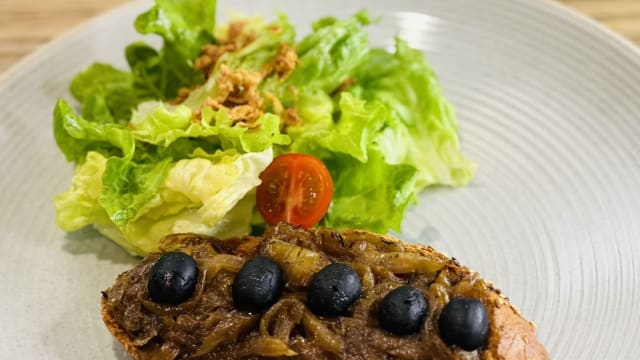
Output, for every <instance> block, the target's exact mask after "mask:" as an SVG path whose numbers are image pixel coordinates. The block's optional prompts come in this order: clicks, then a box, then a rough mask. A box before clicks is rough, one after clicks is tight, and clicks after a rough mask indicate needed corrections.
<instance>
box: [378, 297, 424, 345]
mask: <svg viewBox="0 0 640 360" xmlns="http://www.w3.org/2000/svg"><path fill="white" fill-rule="evenodd" d="M426 316H427V300H425V299H424V295H422V292H420V290H418V289H416V288H414V287H411V286H402V287H399V288H397V289H395V290H393V291H392V292H390V293H388V294H387V296H385V297H384V299H382V302H381V303H380V307H379V308H378V319H379V320H380V327H382V328H383V329H385V330H387V331H389V332H391V333H394V334H396V335H409V334H413V333H416V332H418V331H420V327H421V326H422V324H423V323H424V319H425V318H426Z"/></svg>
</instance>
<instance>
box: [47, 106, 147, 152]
mask: <svg viewBox="0 0 640 360" xmlns="http://www.w3.org/2000/svg"><path fill="white" fill-rule="evenodd" d="M53 130H54V137H55V139H56V143H57V144H58V147H59V148H60V150H61V151H62V153H63V154H64V156H65V157H66V158H67V160H69V161H79V160H81V159H83V158H84V157H85V155H86V153H87V152H89V151H100V152H102V153H105V154H115V153H120V154H121V155H122V156H125V157H129V158H130V157H131V156H133V152H134V151H135V139H134V136H133V134H131V132H129V131H128V130H127V129H126V128H124V127H122V126H120V125H117V124H113V123H101V122H90V121H88V120H86V119H84V118H83V117H81V116H79V115H77V114H76V113H75V111H73V109H72V108H71V106H70V105H69V104H68V103H67V102H66V101H64V100H58V102H57V103H56V107H55V109H54V114H53Z"/></svg>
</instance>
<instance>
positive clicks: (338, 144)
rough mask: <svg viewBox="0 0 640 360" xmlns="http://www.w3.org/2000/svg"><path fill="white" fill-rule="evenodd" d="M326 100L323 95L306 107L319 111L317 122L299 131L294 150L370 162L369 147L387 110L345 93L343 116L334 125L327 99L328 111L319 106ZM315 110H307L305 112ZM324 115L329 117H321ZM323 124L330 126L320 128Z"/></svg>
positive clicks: (316, 116)
mask: <svg viewBox="0 0 640 360" xmlns="http://www.w3.org/2000/svg"><path fill="white" fill-rule="evenodd" d="M322 101H323V100H322V97H321V96H320V97H319V101H318V102H317V103H309V104H303V106H310V107H311V108H312V109H315V110H316V111H317V112H316V115H315V116H314V117H315V119H314V120H315V121H312V122H311V123H310V124H309V125H306V123H305V125H303V126H301V127H299V128H298V129H295V133H296V134H299V137H298V138H296V140H295V142H294V143H293V144H292V146H291V148H292V150H293V151H294V152H296V151H298V152H311V153H313V152H314V151H315V149H318V153H317V154H316V155H319V156H322V154H323V153H325V154H326V153H343V154H348V155H350V156H352V157H353V158H355V159H357V160H359V161H361V162H367V160H368V151H369V146H370V144H371V143H372V141H373V138H374V137H375V136H376V134H377V133H378V132H379V131H380V129H381V128H382V126H383V125H384V121H385V118H386V116H387V115H388V114H387V111H386V108H384V107H383V106H381V105H380V104H379V103H375V102H371V103H366V102H365V101H364V100H362V99H358V98H356V97H355V96H353V95H352V94H350V93H342V94H341V96H340V101H339V109H340V117H339V119H338V120H337V122H335V123H334V122H327V121H326V120H325V118H327V117H328V119H331V113H327V111H329V110H330V109H331V108H330V107H329V106H328V103H326V99H325V104H324V109H322V108H319V107H322V105H318V104H322ZM323 110H324V111H323ZM311 111H312V110H310V109H304V110H303V111H302V113H303V114H306V113H310V112H311ZM321 114H325V116H324V117H322V118H321ZM312 116H313V115H312ZM312 119H313V117H312ZM319 123H322V124H326V127H325V128H320V126H319Z"/></svg>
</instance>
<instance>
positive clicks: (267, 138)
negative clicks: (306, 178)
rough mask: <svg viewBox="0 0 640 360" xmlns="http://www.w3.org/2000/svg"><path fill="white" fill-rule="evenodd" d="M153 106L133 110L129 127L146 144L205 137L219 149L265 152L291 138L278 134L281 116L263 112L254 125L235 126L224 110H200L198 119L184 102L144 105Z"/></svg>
mask: <svg viewBox="0 0 640 360" xmlns="http://www.w3.org/2000/svg"><path fill="white" fill-rule="evenodd" d="M147 105H148V106H149V107H151V108H153V106H155V109H153V110H150V111H141V112H140V113H134V115H133V117H132V119H131V123H130V126H129V127H130V129H132V130H131V132H132V133H133V134H134V135H135V137H136V139H138V140H141V141H144V142H146V143H150V144H155V145H162V146H164V147H167V146H169V145H170V144H172V143H173V142H174V141H176V140H177V139H180V138H190V139H193V138H199V137H206V138H209V140H210V141H212V142H215V143H216V144H218V145H219V146H220V147H221V148H222V149H238V150H241V151H243V152H251V151H257V152H259V151H264V150H265V149H267V148H268V147H270V146H272V145H274V144H277V145H287V144H289V142H290V140H289V137H288V136H287V135H283V134H281V133H280V118H279V117H277V116H276V115H274V114H269V113H265V114H263V115H262V116H261V117H260V118H259V119H258V120H257V121H256V124H255V125H256V126H255V127H254V128H251V129H249V128H246V127H240V126H234V124H233V122H232V121H231V119H229V116H228V113H227V112H226V111H225V110H218V111H214V110H212V109H211V108H205V109H204V110H202V114H201V117H200V121H196V122H194V121H192V119H193V118H194V114H193V112H192V111H191V110H190V109H189V108H188V107H187V106H184V105H180V106H175V107H171V108H168V107H167V106H165V105H164V104H162V103H159V102H154V103H148V104H144V107H147Z"/></svg>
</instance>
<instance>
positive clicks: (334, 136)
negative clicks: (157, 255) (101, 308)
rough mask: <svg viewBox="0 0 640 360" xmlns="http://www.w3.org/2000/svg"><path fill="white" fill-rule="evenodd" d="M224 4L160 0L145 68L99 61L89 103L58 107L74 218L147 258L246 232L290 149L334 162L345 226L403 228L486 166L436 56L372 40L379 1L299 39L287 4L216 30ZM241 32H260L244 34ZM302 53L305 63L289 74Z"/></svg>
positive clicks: (137, 52)
mask: <svg viewBox="0 0 640 360" xmlns="http://www.w3.org/2000/svg"><path fill="white" fill-rule="evenodd" d="M215 14H216V3H215V1H211V0H183V1H172V0H155V4H154V6H153V7H152V8H151V9H150V10H148V11H146V12H144V13H143V14H141V15H140V16H138V18H137V19H136V21H135V28H136V29H137V30H138V31H139V32H140V33H141V34H155V35H157V36H160V37H161V38H162V46H161V47H160V48H154V47H152V46H150V45H148V44H147V43H143V42H134V43H132V44H130V45H129V46H128V47H127V48H126V49H125V56H126V59H127V62H128V65H129V69H126V70H124V69H116V68H114V67H112V66H111V65H108V64H103V63H95V64H93V65H90V66H89V67H87V68H86V69H85V70H84V71H82V72H80V73H79V74H78V75H77V76H76V77H75V78H74V79H73V81H72V82H71V86H70V90H71V94H72V95H73V97H74V98H75V99H76V100H77V101H78V103H79V107H74V106H73V105H72V104H70V103H69V102H67V101H65V100H63V99H61V100H59V101H58V103H57V104H56V107H55V109H54V116H53V117H54V122H53V125H54V126H53V128H54V136H55V139H56V142H57V144H58V146H59V148H60V150H61V152H62V153H63V154H64V156H65V157H66V158H67V159H68V160H69V161H72V162H74V163H76V165H77V166H76V170H75V175H74V177H73V179H72V181H71V187H70V188H69V189H68V190H67V191H66V192H63V193H62V194H60V195H58V196H57V197H56V198H55V205H56V209H57V218H56V220H57V223H58V225H59V226H60V228H62V229H63V230H66V231H75V230H78V229H80V228H82V227H84V226H88V225H94V226H95V227H96V228H97V229H98V230H99V231H100V232H102V233H103V234H105V236H107V237H109V238H111V239H112V240H114V241H115V242H117V243H118V244H119V245H121V246H122V247H123V248H125V249H126V250H127V251H129V252H130V253H132V254H137V255H145V254H147V253H149V252H152V251H155V250H157V248H158V243H159V240H160V238H162V237H163V236H165V235H167V234H170V233H176V232H196V233H203V234H210V235H214V236H220V237H230V236H242V235H246V234H248V233H249V232H250V230H251V227H252V226H256V227H261V226H262V224H260V222H261V220H260V218H259V216H257V215H256V214H257V212H256V210H255V188H256V186H257V185H258V184H259V183H260V179H259V175H260V173H261V172H262V171H263V170H264V169H265V168H266V166H268V164H269V163H270V162H271V160H272V159H273V157H274V156H277V155H278V154H281V153H286V152H300V153H308V154H312V155H314V156H316V157H318V158H320V159H322V160H323V162H324V163H325V164H326V165H327V167H328V168H329V171H330V172H331V175H332V177H333V180H334V198H333V202H332V205H331V207H330V209H329V212H328V213H327V215H326V216H325V218H324V219H323V221H322V224H323V225H326V226H332V227H337V228H344V227H357V228H364V229H369V230H373V231H377V232H386V231H388V230H390V229H394V230H397V231H399V230H400V225H401V222H402V217H403V214H404V212H405V211H406V210H407V208H408V207H409V206H411V205H412V204H414V203H415V201H416V198H417V197H416V195H417V193H418V192H419V191H421V190H422V189H424V188H425V187H427V186H433V185H448V186H461V185H464V184H466V183H468V182H469V181H470V180H471V178H472V177H473V173H474V170H475V165H474V164H473V163H471V162H470V161H468V160H467V159H466V158H465V157H464V156H463V155H462V153H461V151H460V143H459V138H458V126H457V122H456V118H455V114H454V112H453V110H452V108H451V105H450V104H449V103H448V102H447V100H446V99H445V98H444V96H443V94H442V91H441V89H440V87H439V85H438V81H437V79H436V76H435V74H434V72H433V70H432V69H431V67H430V66H429V64H428V63H427V61H426V59H425V57H424V55H423V54H422V53H421V52H420V51H418V50H415V49H411V48H410V47H409V46H408V45H407V43H406V42H404V41H402V40H401V39H397V41H396V48H395V51H393V52H389V51H386V50H382V49H371V48H370V47H369V44H368V38H367V32H366V26H368V25H369V24H370V23H371V21H370V19H369V16H368V15H367V13H366V11H361V12H358V13H356V14H355V15H353V16H351V17H349V18H346V19H336V18H322V19H320V20H318V21H317V22H315V23H314V24H313V25H312V32H310V33H309V34H308V35H307V36H305V37H303V38H302V39H301V40H300V41H298V42H296V41H295V38H296V37H295V31H294V28H293V26H292V25H291V24H290V23H289V21H288V19H287V17H286V16H285V15H283V14H279V15H278V16H277V17H276V19H275V20H274V21H273V22H270V23H266V22H264V21H262V20H260V19H244V20H242V21H243V24H242V26H240V27H237V26H236V27H233V26H217V27H216V24H215ZM234 31H235V32H236V34H235V35H238V33H237V31H240V35H241V37H240V38H238V39H241V40H242V39H244V40H242V41H245V40H246V39H250V40H249V41H245V42H244V43H242V44H241V45H238V44H240V42H242V41H240V42H239V43H233V40H234V39H233V36H232V35H233V34H231V33H232V32H234ZM225 41H227V43H225ZM229 41H231V42H229ZM203 46H214V47H215V46H219V47H221V48H225V46H226V49H227V50H226V51H223V52H222V53H221V54H220V56H219V57H218V58H216V61H215V62H214V63H213V66H211V67H210V68H207V69H206V73H204V72H203V71H200V70H196V66H195V64H196V60H197V58H198V57H199V56H200V54H201V51H203V50H202V49H203ZM287 49H289V50H287ZM290 50H293V51H295V55H296V56H297V58H294V59H293V60H292V59H288V60H287V61H289V62H291V61H293V63H292V64H289V66H291V65H293V67H292V69H291V71H290V72H288V73H286V74H285V75H283V74H281V73H280V74H279V73H277V72H276V71H273V69H274V68H275V64H276V62H275V59H276V58H277V57H278V56H280V55H281V53H282V51H290ZM269 69H271V70H269ZM229 74H231V75H233V76H236V77H247V78H248V79H257V81H258V82H257V85H256V86H255V87H254V89H255V91H257V94H258V95H259V97H260V99H259V100H258V101H254V104H253V105H251V106H254V107H256V109H257V110H258V112H257V113H255V114H257V115H255V117H254V118H252V120H251V121H250V122H248V121H244V120H245V119H242V118H241V119H238V117H237V114H235V115H234V114H233V109H232V108H233V107H234V106H236V105H237V104H235V103H234V101H237V100H233V99H232V100H231V101H228V99H227V100H220V102H219V103H218V102H217V101H218V100H214V99H217V98H218V95H220V94H223V95H224V91H227V90H228V91H227V94H232V95H233V96H237V94H235V93H233V91H236V90H238V89H235V90H233V89H231V90H229V88H228V86H229V84H225V83H224V80H223V79H224V77H225V76H227V77H228V76H230V75H229ZM251 81H253V80H251ZM243 86H244V85H242V86H241V88H240V90H238V91H242V90H243V88H242V87H243ZM181 89H189V91H188V94H186V95H185V93H184V91H182V92H181ZM225 89H227V90H225ZM232 90H233V91H232ZM229 91H231V92H229ZM227 96H229V95H227ZM222 99H224V96H223V97H222ZM212 104H214V105H215V106H214V105H212ZM247 106H249V105H247ZM245 110H246V109H245ZM292 112H293V113H294V114H295V116H294V117H293V120H292V119H291V118H289V119H288V120H287V118H286V116H285V115H286V114H291V113H292ZM234 116H235V117H234Z"/></svg>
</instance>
